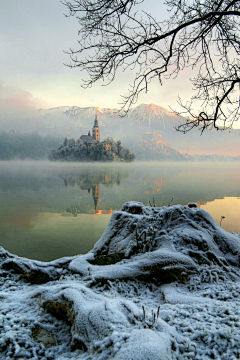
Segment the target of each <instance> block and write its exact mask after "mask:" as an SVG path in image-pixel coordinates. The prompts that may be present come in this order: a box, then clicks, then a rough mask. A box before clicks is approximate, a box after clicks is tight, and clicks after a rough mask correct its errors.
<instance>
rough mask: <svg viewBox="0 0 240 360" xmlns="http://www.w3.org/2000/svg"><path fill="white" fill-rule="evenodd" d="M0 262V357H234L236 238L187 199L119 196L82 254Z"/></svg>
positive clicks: (238, 289) (238, 323)
mask: <svg viewBox="0 0 240 360" xmlns="http://www.w3.org/2000/svg"><path fill="white" fill-rule="evenodd" d="M0 266H1V268H0V269H1V270H0V271H1V274H2V280H1V292H0V299H1V301H0V308H1V313H2V316H1V317H0V328H1V330H2V331H1V334H2V335H0V359H61V360H63V359H64V360H65V359H99V360H100V359H102V360H105V359H114V360H120V359H124V360H128V359H129V360H130V359H131V360H147V359H149V360H155V359H158V360H161V359H163V360H168V359H169V360H170V359H179V360H181V359H199V360H200V359H201V360H202V359H213V358H215V359H226V360H229V359H239V358H240V335H239V333H240V331H239V330H240V329H239V328H240V306H239V305H240V300H239V295H240V283H239V280H240V269H239V267H240V239H239V237H237V236H236V235H233V234H230V233H228V232H226V231H224V230H223V229H222V228H221V227H220V226H219V225H218V224H217V223H216V222H215V221H214V220H213V219H212V217H211V216H210V215H209V214H208V213H207V212H205V211H203V210H202V209H200V208H198V207H197V206H196V205H195V204H194V203H190V204H189V206H181V205H177V206H172V207H162V208H156V207H149V206H144V205H143V204H142V203H137V202H128V203H126V204H124V205H123V207H122V209H121V211H116V212H114V213H113V215H112V218H111V220H110V222H109V225H108V227H107V229H106V230H105V232H104V234H103V235H102V237H101V238H100V239H99V241H98V242H97V243H96V244H95V246H94V248H93V250H92V251H91V252H89V253H88V254H86V255H81V256H76V257H73V258H63V259H59V260H56V261H52V262H50V263H42V262H39V261H32V260H28V259H23V258H19V257H17V256H14V255H11V254H9V253H8V252H6V251H5V250H4V249H2V250H1V252H0Z"/></svg>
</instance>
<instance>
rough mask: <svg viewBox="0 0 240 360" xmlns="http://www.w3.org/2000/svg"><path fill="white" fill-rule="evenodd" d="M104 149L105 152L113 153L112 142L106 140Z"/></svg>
mask: <svg viewBox="0 0 240 360" xmlns="http://www.w3.org/2000/svg"><path fill="white" fill-rule="evenodd" d="M103 147H104V150H105V151H111V150H112V146H111V144H110V142H109V141H108V140H105V141H104V142H103Z"/></svg>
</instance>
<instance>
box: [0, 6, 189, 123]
mask: <svg viewBox="0 0 240 360" xmlns="http://www.w3.org/2000/svg"><path fill="white" fill-rule="evenodd" d="M162 3H163V0H162V1H161V0H146V1H145V2H144V3H143V4H142V5H141V7H143V6H145V8H144V7H143V9H144V10H146V11H147V12H151V11H152V13H153V14H154V15H155V16H156V17H157V18H158V19H159V20H160V18H162V19H164V17H165V16H167V15H166V11H165V10H164V7H163V5H162ZM153 7H154V10H153ZM64 13H67V8H66V7H65V6H64V5H63V4H62V3H61V2H60V0H2V1H1V11H0V45H1V51H0V69H1V72H0V108H1V109H0V113H1V114H0V121H1V115H2V116H3V114H5V113H11V112H13V113H14V114H19V116H20V114H21V113H22V114H24V112H26V111H28V110H29V109H39V108H51V107H56V106H80V107H86V106H96V107H109V108H119V107H120V106H119V103H120V102H121V97H120V95H126V94H127V93H128V92H127V90H128V88H129V82H130V78H131V76H132V75H133V73H131V72H130V70H129V71H128V72H126V73H122V72H119V73H118V76H117V78H116V81H114V82H113V83H112V84H111V85H109V86H107V87H105V86H104V87H102V86H101V83H98V84H95V85H94V86H93V87H92V88H91V89H83V88H82V87H81V84H82V81H81V80H82V77H83V76H84V74H83V73H82V72H80V71H79V70H78V69H77V68H75V69H70V68H68V67H66V66H64V63H69V62H70V58H69V56H68V55H67V54H65V53H64V51H67V50H68V49H69V48H73V49H74V48H75V49H77V46H78V43H77V40H78V28H79V27H78V22H77V19H75V18H74V17H70V18H69V17H65V16H64ZM192 76H193V74H192V73H191V69H189V68H188V69H185V70H184V71H183V72H182V73H181V74H180V76H178V78H177V79H176V80H174V79H171V80H167V81H165V82H164V85H163V86H160V85H159V83H158V82H157V81H153V82H152V83H151V84H150V86H149V92H148V93H147V94H145V93H142V95H141V96H140V97H139V101H138V103H137V104H136V105H139V104H141V103H154V104H157V105H160V106H163V107H165V108H167V109H169V107H172V108H173V109H176V105H177V104H176V100H177V96H178V95H180V96H181V97H182V98H183V100H187V99H188V98H189V97H190V96H191V95H192V94H191V93H192V85H191V83H190V81H189V78H190V77H192ZM14 116H15V115H14Z"/></svg>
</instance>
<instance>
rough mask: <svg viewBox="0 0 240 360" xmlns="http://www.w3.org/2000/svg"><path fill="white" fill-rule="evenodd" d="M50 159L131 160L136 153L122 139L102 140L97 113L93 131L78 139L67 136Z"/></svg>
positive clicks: (50, 155)
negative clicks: (123, 143) (123, 144)
mask: <svg viewBox="0 0 240 360" xmlns="http://www.w3.org/2000/svg"><path fill="white" fill-rule="evenodd" d="M48 159H49V160H52V161H126V162H131V161H133V160H134V159H135V155H134V154H133V153H132V152H131V150H130V149H129V148H128V147H123V146H122V144H121V141H120V140H118V141H114V140H113V139H112V138H110V137H108V138H107V139H106V140H104V141H100V128H99V125H98V119H97V115H96V116H95V121H94V125H93V129H92V135H91V132H90V131H89V132H88V135H82V136H81V137H80V138H79V139H78V140H76V141H75V140H74V139H69V140H68V139H67V138H65V140H64V142H63V143H62V144H60V145H59V146H58V148H57V149H56V150H55V149H54V150H51V152H50V154H49V156H48Z"/></svg>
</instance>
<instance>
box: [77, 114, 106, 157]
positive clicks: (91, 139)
mask: <svg viewBox="0 0 240 360" xmlns="http://www.w3.org/2000/svg"><path fill="white" fill-rule="evenodd" d="M80 140H82V141H83V142H86V143H88V144H93V143H95V142H100V129H99V125H98V118H97V115H95V120H94V125H93V128H92V135H91V132H90V131H89V132H88V135H82V136H81V137H80ZM103 146H104V150H105V151H111V149H112V146H111V144H110V143H109V141H108V140H105V141H104V142H103Z"/></svg>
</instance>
